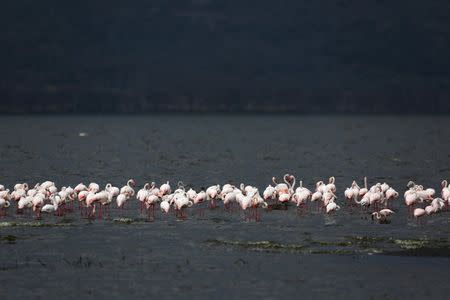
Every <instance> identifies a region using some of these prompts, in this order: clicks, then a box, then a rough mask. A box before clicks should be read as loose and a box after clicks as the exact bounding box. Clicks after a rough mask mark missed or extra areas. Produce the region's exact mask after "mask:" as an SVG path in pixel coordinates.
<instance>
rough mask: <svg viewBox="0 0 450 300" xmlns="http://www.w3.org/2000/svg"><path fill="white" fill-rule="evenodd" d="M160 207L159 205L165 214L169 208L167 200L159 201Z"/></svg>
mask: <svg viewBox="0 0 450 300" xmlns="http://www.w3.org/2000/svg"><path fill="white" fill-rule="evenodd" d="M160 207H161V211H163V212H164V213H166V214H167V213H168V212H169V210H170V203H169V201H168V200H167V199H163V201H161V204H160Z"/></svg>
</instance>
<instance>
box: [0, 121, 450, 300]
mask: <svg viewBox="0 0 450 300" xmlns="http://www.w3.org/2000/svg"><path fill="white" fill-rule="evenodd" d="M81 132H83V133H86V136H80V133H81ZM0 136H1V137H2V139H1V141H0V162H1V168H0V183H1V184H4V185H7V186H9V187H11V185H12V184H13V183H15V182H28V183H35V182H42V181H44V180H47V179H49V180H52V181H55V182H56V184H57V185H58V186H59V187H60V186H63V185H72V186H75V185H76V184H77V183H79V182H84V183H89V182H90V181H95V182H97V183H99V184H101V185H102V186H103V185H104V184H106V183H107V182H111V183H113V184H114V185H116V186H122V185H124V184H125V182H126V181H127V179H128V178H134V179H135V180H136V181H137V183H138V186H139V187H140V186H142V185H143V184H144V183H145V182H147V181H156V182H157V183H159V184H160V183H162V182H163V181H166V180H170V181H171V182H172V184H173V185H175V183H176V182H177V181H178V180H182V181H183V182H184V183H185V184H189V185H192V186H193V187H195V188H196V189H199V188H200V187H202V186H205V187H206V186H209V185H212V184H217V183H220V184H224V183H226V182H231V183H235V184H239V183H240V182H244V183H246V184H252V185H256V186H258V187H259V188H260V189H261V190H263V189H264V188H265V187H266V186H267V185H268V184H270V183H271V178H272V176H277V177H281V176H282V175H283V174H284V173H292V174H295V175H296V177H297V180H299V179H302V180H303V182H304V185H306V186H307V187H309V188H310V189H313V185H314V183H315V182H316V181H318V180H322V179H323V180H326V179H328V177H330V176H335V177H336V184H337V189H338V190H337V194H338V196H339V199H338V202H339V204H340V205H341V207H342V209H341V210H340V211H338V212H337V213H335V214H332V215H325V214H323V213H318V212H317V211H315V210H314V209H311V211H302V212H298V211H297V210H296V208H295V207H294V206H291V207H289V209H288V210H272V211H262V212H261V221H260V222H254V221H248V220H246V219H245V218H244V217H243V214H242V213H241V212H239V211H237V212H233V213H230V212H227V211H225V210H224V209H223V207H219V208H217V209H214V210H209V209H207V208H206V206H205V207H195V208H192V209H189V210H188V212H187V213H188V217H187V219H186V220H180V219H177V218H176V217H175V216H174V215H173V214H169V215H162V214H161V213H160V212H157V214H156V217H155V220H153V221H150V220H148V219H147V218H146V216H145V215H141V214H140V213H139V209H138V204H137V203H136V202H135V201H133V202H132V203H131V205H129V206H128V210H127V211H126V212H125V213H124V215H121V214H120V213H119V212H117V211H115V210H112V211H111V212H110V215H109V216H106V217H105V218H103V219H100V220H99V219H95V220H89V219H86V218H82V217H80V214H79V213H78V212H77V210H75V212H73V213H71V214H68V215H66V216H64V217H56V216H48V215H46V216H43V219H42V220H40V221H38V220H35V219H34V216H32V215H31V214H24V215H16V214H15V210H9V211H8V216H6V217H4V218H2V219H1V220H0V222H1V223H0V282H1V284H0V295H1V297H2V299H25V298H36V299H41V298H46V299H57V298H61V297H64V298H68V299H79V298H81V297H85V298H96V299H106V298H109V297H110V296H111V295H113V296H115V297H118V298H119V297H120V298H125V297H133V298H143V297H148V296H154V297H156V296H158V297H162V298H170V297H173V296H179V297H185V298H193V297H195V298H213V297H214V298H219V299H225V298H226V299H229V298H238V297H241V298H244V297H245V298H249V297H251V298H256V297H258V298H281V297H283V298H294V297H295V298H298V297H299V296H300V295H301V296H304V297H305V298H317V299H318V298H324V297H325V298H334V299H341V298H342V299H348V298H352V299H361V298H369V299H379V298H383V299H399V298H403V299H404V298H417V299H419V298H425V297H433V298H436V299H440V298H444V297H445V295H447V294H449V293H450V285H448V274H449V272H450V259H449V257H450V246H449V244H448V237H449V233H450V229H449V228H450V227H449V221H448V216H449V213H447V212H443V213H440V214H438V215H434V216H431V217H426V218H424V219H423V220H422V222H421V224H418V223H417V222H416V221H415V220H413V219H411V218H409V217H408V214H407V210H406V208H405V207H404V205H403V201H402V200H401V199H399V200H397V202H396V203H395V204H394V210H395V211H396V214H395V215H394V216H393V218H392V222H391V223H390V224H378V223H376V222H373V221H372V220H371V218H370V214H369V213H368V212H365V211H361V210H360V209H358V208H350V207H347V206H346V205H345V203H344V199H343V191H344V189H345V188H346V187H347V186H349V185H350V184H351V182H352V180H353V179H356V180H358V182H359V183H360V184H362V178H363V177H364V176H368V178H369V183H370V184H374V183H376V182H384V181H386V182H387V183H389V184H390V185H391V186H393V187H394V188H395V189H396V190H397V191H399V192H400V194H401V195H403V192H404V191H405V186H406V183H407V182H408V181H409V180H414V181H416V182H417V183H420V184H423V185H424V186H426V187H433V188H435V189H436V190H437V191H438V193H440V182H441V180H442V179H445V178H447V179H449V178H450V118H448V117H444V116H442V117H431V116H421V117H419V116H410V117H397V116H386V117H373V116H358V117H357V116H296V115H286V116H284V115H277V116H270V115H264V116H255V115H239V116H225V115H213V116H203V115H189V116H181V115H179V116H172V115H148V116H95V117H94V116H40V117H31V116H17V117H5V116H2V117H1V122H0Z"/></svg>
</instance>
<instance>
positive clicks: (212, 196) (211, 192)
mask: <svg viewBox="0 0 450 300" xmlns="http://www.w3.org/2000/svg"><path fill="white" fill-rule="evenodd" d="M219 194H220V185H218V184H216V185H213V186H210V187H209V188H207V189H206V200H208V201H210V202H209V208H215V207H216V203H215V200H216V198H217V197H218V196H219Z"/></svg>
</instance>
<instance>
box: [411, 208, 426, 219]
mask: <svg viewBox="0 0 450 300" xmlns="http://www.w3.org/2000/svg"><path fill="white" fill-rule="evenodd" d="M425 215H426V211H425V209H423V208H416V209H415V210H414V218H416V220H419V218H421V217H423V216H425Z"/></svg>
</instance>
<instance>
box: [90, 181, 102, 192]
mask: <svg viewBox="0 0 450 300" xmlns="http://www.w3.org/2000/svg"><path fill="white" fill-rule="evenodd" d="M88 191H90V192H93V193H98V192H99V191H100V186H99V185H98V184H97V183H95V182H91V183H90V184H89V187H88Z"/></svg>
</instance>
